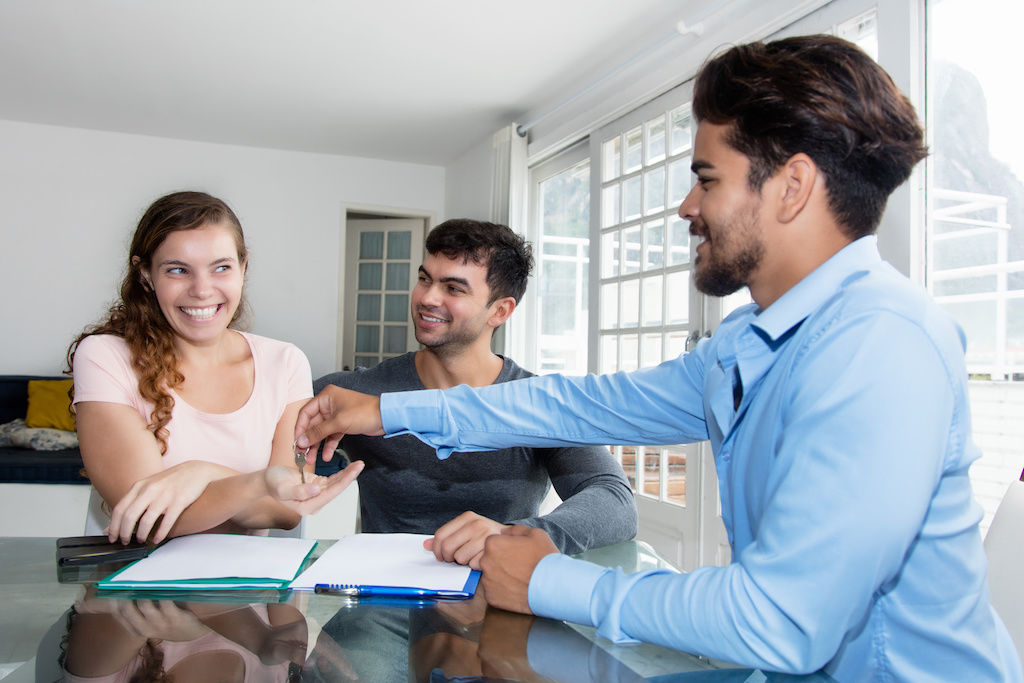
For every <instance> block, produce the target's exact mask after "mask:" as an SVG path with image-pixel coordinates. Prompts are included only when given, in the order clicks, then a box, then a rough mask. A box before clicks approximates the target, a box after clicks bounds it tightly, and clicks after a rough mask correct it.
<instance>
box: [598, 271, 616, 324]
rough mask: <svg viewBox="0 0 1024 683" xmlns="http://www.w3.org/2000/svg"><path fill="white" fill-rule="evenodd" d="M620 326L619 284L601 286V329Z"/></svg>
mask: <svg viewBox="0 0 1024 683" xmlns="http://www.w3.org/2000/svg"><path fill="white" fill-rule="evenodd" d="M618 326H619V283H617V282H610V283H608V284H606V285H601V329H605V330H607V329H609V328H612V327H618Z"/></svg>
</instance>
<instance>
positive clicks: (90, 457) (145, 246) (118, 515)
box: [68, 192, 362, 542]
mask: <svg viewBox="0 0 1024 683" xmlns="http://www.w3.org/2000/svg"><path fill="white" fill-rule="evenodd" d="M247 262H248V251H247V249H246V246H245V238H244V236H243V233H242V227H241V225H240V224H239V221H238V218H237V217H236V216H235V214H234V212H233V211H232V210H231V209H230V208H229V207H228V206H227V204H225V203H224V202H223V201H221V200H219V199H217V198H216V197H211V196H210V195H208V194H204V193H201V192H178V193H174V194H170V195H167V196H165V197H162V198H160V199H158V200H157V201H156V202H154V203H153V205H152V206H150V207H149V209H148V210H147V211H146V213H145V214H144V215H143V217H142V219H141V220H140V221H139V226H138V228H137V229H136V231H135V235H134V237H133V239H132V244H131V247H130V251H129V258H128V269H127V273H126V275H125V278H124V281H123V282H122V285H121V296H120V300H119V301H118V302H117V303H115V305H114V306H113V307H111V309H110V311H109V312H108V314H107V317H106V319H105V320H104V321H103V322H101V323H100V324H98V325H95V326H93V327H91V328H89V329H87V330H86V331H85V332H83V333H82V334H81V335H80V336H79V337H78V338H77V339H76V340H75V341H74V342H73V343H72V344H71V347H70V348H69V350H68V366H69V368H70V369H71V370H72V372H73V375H74V380H75V383H74V394H75V395H74V405H75V410H76V413H77V424H78V432H79V442H80V444H81V449H82V458H83V461H84V462H85V468H86V472H87V474H88V476H89V478H90V479H91V480H92V482H93V485H94V486H95V487H96V490H97V491H98V492H99V493H100V495H101V496H102V498H103V500H104V501H105V503H106V504H107V506H108V507H110V508H112V511H111V517H110V527H109V532H108V533H109V536H110V539H111V540H114V539H115V538H120V539H121V540H122V541H128V540H129V539H130V538H131V537H132V536H135V537H137V538H138V539H140V540H145V539H147V538H148V539H150V540H152V541H155V542H159V541H161V540H163V539H164V538H166V537H168V536H178V535H182V534H188V533H196V532H202V531H219V532H231V533H246V532H249V531H252V530H258V529H266V528H268V527H278V528H291V527H294V526H295V525H296V524H297V523H298V521H299V518H300V515H303V514H309V513H311V512H315V511H316V510H318V509H319V508H320V507H322V506H323V505H324V504H325V503H327V502H328V501H329V500H331V499H332V498H333V497H334V495H336V494H337V493H339V492H340V491H341V490H342V489H344V488H345V487H346V486H347V485H348V484H349V483H350V482H351V481H352V480H353V479H354V478H355V476H356V475H357V474H358V473H359V470H361V469H362V468H361V466H360V465H361V463H360V464H357V465H356V467H355V468H354V469H353V468H351V467H350V468H347V469H346V470H345V472H342V473H339V475H335V477H332V478H331V479H323V478H320V477H317V478H314V479H312V480H311V481H310V482H309V483H301V482H300V475H299V472H298V471H297V470H296V468H295V467H294V466H293V465H292V463H294V454H293V452H292V448H291V433H292V428H293V426H294V423H295V417H296V414H297V411H298V409H299V407H300V406H301V405H302V404H303V403H304V402H305V401H306V400H307V399H308V398H310V397H311V396H312V379H311V375H310V368H309V361H308V360H306V357H305V355H303V353H302V352H301V351H300V350H299V349H297V348H296V347H295V346H293V345H291V344H287V343H284V342H280V341H276V340H273V339H267V338H265V337H259V336H256V335H253V334H248V333H245V332H241V331H239V330H237V329H235V328H236V326H237V324H238V321H239V319H240V317H241V314H242V311H243V310H244V294H243V289H244V279H245V269H246V265H247ZM349 470H352V471H351V472H350V471H349Z"/></svg>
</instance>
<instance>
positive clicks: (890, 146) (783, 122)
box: [693, 35, 928, 239]
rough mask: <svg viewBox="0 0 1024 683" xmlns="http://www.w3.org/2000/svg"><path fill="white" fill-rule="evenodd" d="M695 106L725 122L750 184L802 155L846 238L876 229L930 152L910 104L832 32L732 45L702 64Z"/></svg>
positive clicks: (757, 185) (757, 184) (703, 116)
mask: <svg viewBox="0 0 1024 683" xmlns="http://www.w3.org/2000/svg"><path fill="white" fill-rule="evenodd" d="M693 111H694V115H695V116H696V118H697V120H698V121H707V122H709V123H713V124H716V125H729V126H731V127H732V130H731V131H730V132H729V133H728V135H727V137H726V140H727V141H728V143H729V144H730V145H731V146H732V147H733V148H734V149H736V150H737V151H739V152H741V153H743V154H744V155H745V156H747V157H748V158H749V159H750V176H749V182H750V187H751V189H754V190H760V189H761V187H762V186H763V185H764V182H765V181H766V180H767V179H768V178H770V177H771V176H772V175H773V174H774V173H775V172H776V171H777V170H778V168H779V167H780V166H781V165H782V164H784V163H785V162H786V160H788V159H789V158H790V157H792V156H793V155H794V154H798V153H800V152H803V153H804V154H806V155H807V156H809V157H810V158H811V159H812V160H814V163H815V164H816V165H817V166H818V167H819V168H820V169H821V171H822V173H823V175H824V179H825V189H826V191H827V193H828V198H829V208H830V209H831V211H832V213H833V214H834V215H835V217H836V220H837V222H838V223H839V225H840V226H841V227H842V229H843V230H844V232H845V233H846V234H847V236H849V237H851V238H853V239H857V238H859V237H863V236H864V235H868V234H871V233H873V232H875V231H876V230H877V229H878V224H879V222H880V221H881V219H882V212H883V211H884V210H885V203H886V201H887V200H888V198H889V195H890V194H891V193H892V191H893V190H895V189H896V187H898V186H899V185H900V184H901V183H903V182H904V181H905V180H906V179H907V178H908V177H909V176H910V171H911V170H912V169H913V168H914V165H915V164H917V162H918V161H920V160H921V159H923V158H924V157H925V156H926V155H927V153H928V150H927V148H926V147H925V145H924V134H923V132H922V130H921V124H920V123H919V121H918V118H917V114H916V112H915V111H914V107H913V105H912V104H911V103H910V100H909V99H907V97H906V96H905V95H904V94H903V93H902V92H900V90H899V88H897V87H896V84H895V83H893V80H892V78H891V77H890V76H889V74H887V73H886V72H885V70H884V69H882V67H880V66H879V65H878V64H877V63H876V62H875V61H874V60H873V59H871V57H869V56H868V55H867V54H865V53H864V51H863V50H861V49H860V48H858V47H857V46H856V45H854V44H853V43H850V42H849V41H846V40H843V39H841V38H836V37H834V36H827V35H814V36H798V37H793V38H784V39H782V40H776V41H773V42H770V43H763V42H755V43H749V44H747V45H739V46H736V47H733V48H730V49H729V50H727V51H726V52H724V53H722V54H720V55H718V56H716V57H714V58H713V59H711V60H709V61H708V62H707V63H706V64H705V65H704V66H703V67H702V69H701V71H700V73H699V74H698V76H697V80H696V83H695V85H694V94H693Z"/></svg>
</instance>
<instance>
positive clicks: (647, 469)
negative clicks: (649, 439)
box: [641, 447, 661, 498]
mask: <svg viewBox="0 0 1024 683" xmlns="http://www.w3.org/2000/svg"><path fill="white" fill-rule="evenodd" d="M641 450H642V451H643V454H644V455H643V458H644V491H643V492H644V493H646V494H647V495H648V496H654V497H655V498H657V497H658V496H659V495H660V494H661V453H660V452H659V451H660V449H656V448H652V447H648V448H643V449H641Z"/></svg>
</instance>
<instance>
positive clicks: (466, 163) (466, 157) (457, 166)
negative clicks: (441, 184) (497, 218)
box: [445, 135, 495, 221]
mask: <svg viewBox="0 0 1024 683" xmlns="http://www.w3.org/2000/svg"><path fill="white" fill-rule="evenodd" d="M494 156H495V155H494V142H493V139H492V136H490V135H488V136H487V137H485V138H484V139H483V140H480V141H479V142H478V143H477V144H476V145H474V146H473V147H472V148H470V149H469V150H468V151H466V152H465V153H464V154H462V156H460V157H459V158H457V159H455V160H453V161H452V162H450V163H449V164H448V165H447V166H446V167H445V177H446V179H447V185H446V187H445V214H446V215H447V216H448V217H449V218H473V219H475V220H479V221H489V220H491V192H492V183H493V177H494Z"/></svg>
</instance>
